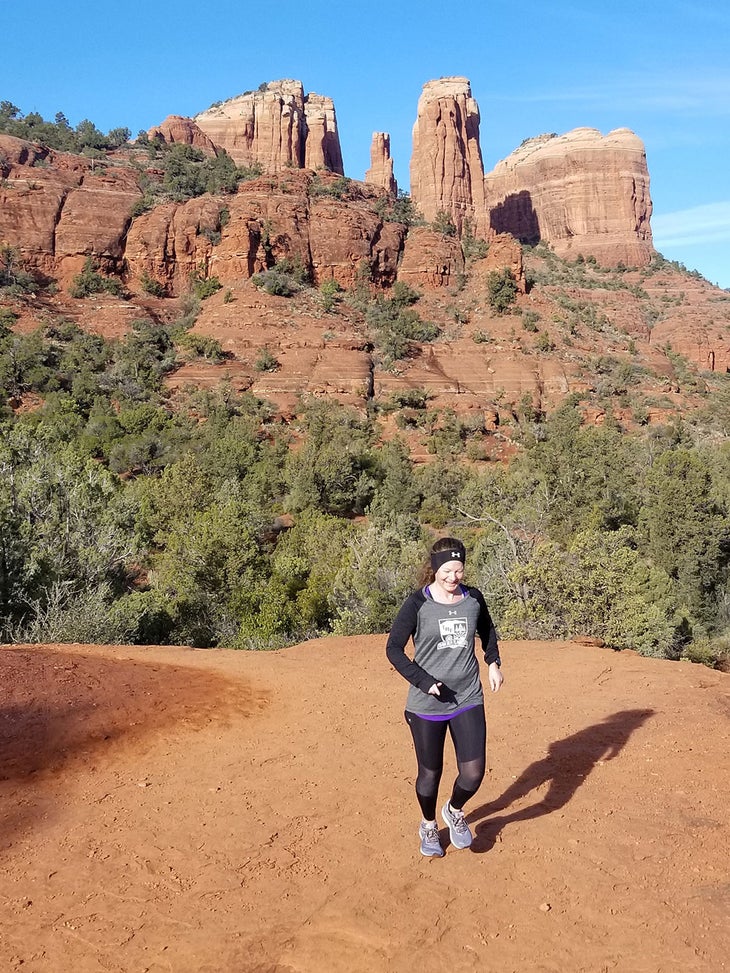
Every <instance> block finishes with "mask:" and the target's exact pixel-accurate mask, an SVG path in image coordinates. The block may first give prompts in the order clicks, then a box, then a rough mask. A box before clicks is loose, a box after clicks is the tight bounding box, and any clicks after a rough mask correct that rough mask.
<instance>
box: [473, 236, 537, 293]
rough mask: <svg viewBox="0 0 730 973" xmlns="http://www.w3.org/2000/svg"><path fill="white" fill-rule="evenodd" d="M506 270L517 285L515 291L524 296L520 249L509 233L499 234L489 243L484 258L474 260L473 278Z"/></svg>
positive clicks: (524, 288) (523, 273)
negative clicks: (494, 271)
mask: <svg viewBox="0 0 730 973" xmlns="http://www.w3.org/2000/svg"><path fill="white" fill-rule="evenodd" d="M505 268H506V269H507V270H509V271H510V273H511V274H512V279H513V280H514V281H515V283H516V284H517V289H518V290H519V291H520V293H522V294H524V293H525V290H526V284H525V268H524V266H523V263H522V247H521V246H520V244H519V243H518V242H517V240H515V238H514V237H513V236H511V235H510V234H509V233H500V234H498V235H497V236H495V237H493V238H492V239H491V240H490V241H489V250H488V252H487V255H486V257H483V258H482V259H481V260H476V261H475V262H474V265H473V268H472V270H473V273H474V276H475V277H476V278H477V279H479V278H480V277H488V276H489V274H490V273H491V272H492V271H493V270H504V269H505Z"/></svg>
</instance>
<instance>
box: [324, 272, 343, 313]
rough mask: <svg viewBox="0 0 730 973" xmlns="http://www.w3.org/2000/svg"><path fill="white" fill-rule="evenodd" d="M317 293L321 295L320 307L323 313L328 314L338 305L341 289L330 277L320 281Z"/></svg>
mask: <svg viewBox="0 0 730 973" xmlns="http://www.w3.org/2000/svg"><path fill="white" fill-rule="evenodd" d="M319 293H320V294H321V295H322V307H323V308H324V309H325V311H327V312H329V311H333V310H334V309H335V306H336V305H337V304H338V303H339V301H340V294H341V293H342V288H341V287H340V285H339V284H338V283H337V281H336V280H335V279H334V277H330V278H329V280H323V281H322V283H321V284H320V287H319Z"/></svg>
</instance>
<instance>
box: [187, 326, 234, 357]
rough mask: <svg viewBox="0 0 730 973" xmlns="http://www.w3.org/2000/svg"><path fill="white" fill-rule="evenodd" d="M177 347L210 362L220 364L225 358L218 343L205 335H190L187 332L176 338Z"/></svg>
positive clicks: (190, 333)
mask: <svg viewBox="0 0 730 973" xmlns="http://www.w3.org/2000/svg"><path fill="white" fill-rule="evenodd" d="M178 345H179V346H180V347H181V348H185V349H186V350H187V351H191V352H192V353H193V354H194V355H198V356H199V357H200V358H206V359H207V360H208V361H211V362H220V361H223V359H224V358H225V354H224V352H223V347H222V345H221V343H220V341H218V340H217V339H216V338H210V337H208V336H207V335H202V334H192V332H190V331H187V332H186V333H185V334H183V335H181V336H180V337H179V338H178Z"/></svg>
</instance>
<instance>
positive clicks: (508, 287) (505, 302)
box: [487, 267, 517, 314]
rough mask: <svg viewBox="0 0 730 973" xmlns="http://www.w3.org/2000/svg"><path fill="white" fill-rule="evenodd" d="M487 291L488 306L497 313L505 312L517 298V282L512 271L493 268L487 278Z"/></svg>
mask: <svg viewBox="0 0 730 973" xmlns="http://www.w3.org/2000/svg"><path fill="white" fill-rule="evenodd" d="M487 293H488V300H489V304H490V307H492V308H494V310H495V311H497V313H498V314H506V313H507V312H508V311H509V309H510V308H511V306H512V305H513V304H514V303H515V301H516V299H517V284H516V283H515V279H514V277H513V276H512V271H511V270H509V268H507V267H505V269H504V270H493V271H492V272H491V273H490V274H489V277H488V278H487Z"/></svg>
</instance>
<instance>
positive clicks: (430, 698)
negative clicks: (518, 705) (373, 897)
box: [386, 537, 504, 858]
mask: <svg viewBox="0 0 730 973" xmlns="http://www.w3.org/2000/svg"><path fill="white" fill-rule="evenodd" d="M465 562H466V549H465V547H464V545H463V544H462V542H461V541H459V540H457V539H456V538H454V537H443V538H441V539H440V540H438V541H436V543H435V544H434V545H433V547H432V548H431V555H430V561H429V563H428V565H427V566H426V569H425V570H424V577H423V579H422V580H423V587H422V588H420V589H419V590H418V591H414V592H413V594H411V595H410V596H409V597H408V598H407V599H406V601H405V602H404V604H403V606H402V608H401V610H400V611H399V612H398V615H397V617H396V619H395V621H394V622H393V627H392V629H391V631H390V636H389V637H388V644H387V648H386V654H387V656H388V659H389V660H390V662H391V663H392V665H393V666H394V667H395V668H396V669H397V670H398V672H399V673H400V674H401V675H402V676H403V677H404V678H405V679H407V680H408V682H409V683H410V684H411V686H410V689H409V690H408V698H407V701H406V712H405V717H406V722H407V723H408V725H409V727H410V729H411V733H412V734H413V744H414V746H415V750H416V759H417V761H418V776H417V778H416V797H417V798H418V803H419V804H420V806H421V812H422V814H423V820H422V821H421V824H420V827H419V829H418V833H419V838H420V842H421V854H422V855H426V856H427V857H432V856H437V857H439V858H440V857H442V856H443V854H444V850H443V848H442V847H441V842H440V841H439V833H438V826H437V824H436V802H437V798H438V787H439V782H440V780H441V773H442V771H443V765H444V743H445V741H446V731H447V729H448V731H449V733H450V734H451V739H452V740H453V742H454V750H455V751H456V762H457V766H458V776H457V778H456V780H455V782H454V786H453V789H452V791H451V797H450V798H449V800H448V801H447V802H446V804H444V806H443V808H442V809H441V816H442V818H443V820H444V823H445V824H446V825H448V828H449V835H450V838H451V844H452V845H453V846H454V847H455V848H468V847H469V846H470V845H471V842H472V833H471V831H470V830H469V825H468V824H467V823H466V820H465V819H464V804H465V803H466V801H468V800H469V798H470V797H473V796H474V794H476V792H477V790H478V789H479V785H480V784H481V782H482V779H483V777H484V770H485V765H486V744H487V727H486V720H485V717H484V694H483V692H482V684H481V680H480V678H479V661H478V659H477V657H476V652H475V647H474V636H475V635H478V636H479V639H480V641H481V644H482V649H483V650H484V658H485V660H486V662H487V663H488V665H489V686H490V688H491V690H492V692H495V693H496V692H497V691H498V690H499V688H500V686H501V685H502V683H503V681H504V680H503V677H502V673H501V671H500V666H501V660H500V658H499V649H498V647H497V633H496V632H495V630H494V625H493V623H492V619H491V617H490V615H489V610H488V608H487V604H486V602H485V601H484V596H483V595H482V593H481V591H479V590H478V589H477V588H468V587H466V586H465V585H463V584H462V581H463V579H464V564H465ZM411 638H412V639H413V645H414V654H413V659H410V658H409V657H408V656H407V655H406V653H405V647H406V645H407V643H408V641H409V639H411Z"/></svg>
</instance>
